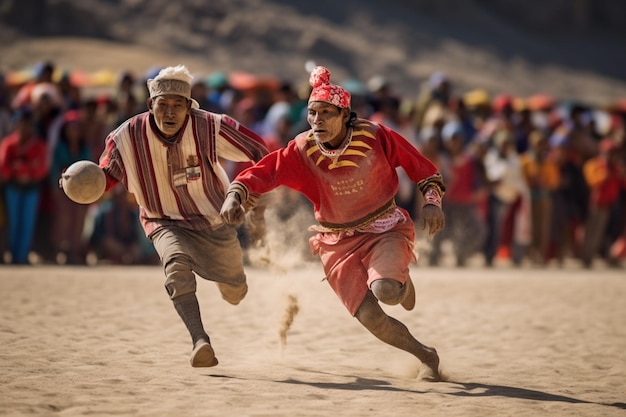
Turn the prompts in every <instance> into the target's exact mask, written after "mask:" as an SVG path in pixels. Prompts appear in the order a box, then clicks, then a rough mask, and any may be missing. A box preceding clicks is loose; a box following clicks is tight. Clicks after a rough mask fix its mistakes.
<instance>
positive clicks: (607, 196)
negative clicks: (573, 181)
mask: <svg viewBox="0 0 626 417" xmlns="http://www.w3.org/2000/svg"><path fill="white" fill-rule="evenodd" d="M583 173H584V176H585V180H586V181H587V184H588V185H589V189H590V190H591V197H590V200H589V215H588V217H587V221H586V222H585V232H584V240H583V246H582V256H581V258H582V264H583V266H584V267H585V268H590V267H591V266H592V263H593V260H594V257H596V256H597V255H598V254H599V253H598V252H599V250H600V248H601V247H602V244H603V243H605V242H603V240H604V239H605V238H606V236H607V229H606V227H607V224H608V221H609V216H610V213H611V206H612V205H613V204H615V203H616V202H617V201H618V198H619V195H620V192H621V191H622V190H623V189H625V188H626V166H625V164H624V160H623V159H622V158H621V157H620V154H619V149H618V147H617V145H616V144H615V142H614V141H613V140H612V139H604V140H602V142H601V143H600V154H599V155H598V156H596V157H593V158H591V159H589V160H588V161H587V162H585V164H584V165H583ZM608 261H609V264H611V263H613V262H612V260H611V259H608Z"/></svg>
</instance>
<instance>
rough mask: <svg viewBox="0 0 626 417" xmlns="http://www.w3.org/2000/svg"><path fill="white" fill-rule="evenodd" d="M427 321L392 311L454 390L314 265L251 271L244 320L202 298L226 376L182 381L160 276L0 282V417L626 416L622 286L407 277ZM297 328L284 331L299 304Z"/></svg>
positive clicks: (108, 273) (177, 330)
mask: <svg viewBox="0 0 626 417" xmlns="http://www.w3.org/2000/svg"><path fill="white" fill-rule="evenodd" d="M412 276H413V277H414V281H415V284H416V288H417V308H416V309H415V310H414V311H412V312H407V311H404V310H402V309H401V308H400V307H395V306H394V307H387V308H386V310H387V311H388V312H389V314H391V315H393V316H395V317H397V318H398V319H400V320H402V321H403V322H404V323H406V324H407V326H408V327H409V328H410V329H411V330H412V332H413V334H414V335H416V337H417V338H418V339H420V340H421V341H422V342H423V343H425V344H428V345H431V346H435V347H436V348H437V349H438V352H439V354H440V356H441V359H442V369H443V370H444V373H445V374H446V375H447V376H448V381H446V382H439V383H433V382H428V381H425V380H421V379H420V378H419V377H418V374H419V371H420V364H419V363H418V362H417V360H415V359H413V358H412V357H411V356H410V355H408V354H406V353H404V352H401V351H396V350H395V349H393V348H391V347H388V346H387V345H384V344H382V343H381V342H379V341H378V340H376V339H374V338H373V337H372V336H371V335H370V334H369V333H367V332H366V331H365V330H364V329H363V328H362V327H361V326H360V325H359V324H358V322H357V321H356V320H355V319H353V318H352V317H350V316H349V315H348V313H347V312H346V311H345V310H344V309H343V307H342V306H341V305H340V304H339V302H338V301H337V300H336V298H335V296H334V294H333V293H332V292H331V290H330V288H329V287H328V286H327V284H326V283H325V282H321V278H322V272H321V268H320V267H319V265H317V264H316V263H305V264H302V265H300V266H299V267H293V266H290V265H286V266H280V265H276V264H275V265H273V266H269V267H259V266H251V267H249V268H248V278H249V285H250V292H249V294H248V296H247V298H246V299H245V300H244V302H242V304H241V305H239V306H236V307H234V306H231V305H229V304H227V303H226V302H225V301H223V300H221V299H220V297H219V295H218V292H217V290H216V288H215V286H214V285H213V284H212V283H210V282H207V281H201V282H200V284H199V289H198V297H199V299H200V304H201V308H202V312H203V316H204V321H205V327H206V328H207V330H208V331H209V334H210V336H211V337H212V343H213V345H214V346H215V349H216V352H217V355H218V358H219V360H220V364H219V365H218V366H217V367H215V368H207V369H194V368H191V367H190V366H189V364H188V357H189V356H188V355H189V351H190V341H189V337H188V335H187V333H186V330H185V329H184V327H183V325H182V323H181V322H180V320H179V318H178V316H177V315H176V312H175V310H174V309H173V308H172V306H171V302H170V301H169V299H168V297H167V296H166V293H165V291H164V289H163V286H162V283H163V276H162V271H161V268H160V267H113V266H108V267H107V266H102V267H91V268H89V267H55V266H37V267H25V268H24V267H22V268H19V267H10V266H7V267H2V269H0V292H2V294H3V295H4V296H3V297H2V309H1V313H0V366H1V367H2V372H1V373H0V415H7V416H39V415H59V416H81V415H120V416H165V415H168V416H172V415H177V416H329V415H342V416H362V415H371V416H378V415H392V416H413V415H428V416H443V415H445V416H459V417H461V416H504V415H507V416H538V415H550V416H568V417H569V416H622V415H624V410H626V398H625V397H624V392H625V391H624V387H625V385H624V381H626V360H625V359H626V356H625V355H626V353H625V352H626V329H625V328H624V326H623V317H624V315H625V314H626V303H624V298H625V297H626V280H624V274H623V272H622V271H615V270H597V271H583V270H579V269H577V268H574V267H566V268H565V269H562V270H557V269H548V270H532V269H521V270H518V269H511V268H509V267H507V266H501V267H499V268H496V269H493V270H484V269H481V268H469V269H465V270H458V269H448V268H442V269H430V268H425V267H417V266H416V267H414V268H413V271H412ZM290 296H293V297H295V298H296V299H297V305H298V307H299V311H298V313H297V315H296V316H295V318H294V321H293V324H292V326H291V328H290V329H289V331H288V332H287V333H286V344H285V345H284V346H283V345H282V343H281V338H280V334H279V333H280V328H281V323H282V322H283V319H284V315H285V310H286V309H287V308H288V305H289V300H288V299H289V297H290Z"/></svg>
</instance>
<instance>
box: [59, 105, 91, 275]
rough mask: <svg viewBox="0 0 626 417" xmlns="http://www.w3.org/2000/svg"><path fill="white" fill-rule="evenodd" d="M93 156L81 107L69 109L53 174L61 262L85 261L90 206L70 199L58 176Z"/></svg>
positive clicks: (75, 262)
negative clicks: (62, 188)
mask: <svg viewBox="0 0 626 417" xmlns="http://www.w3.org/2000/svg"><path fill="white" fill-rule="evenodd" d="M91 156H92V153H91V149H90V148H89V144H88V142H87V138H86V136H85V131H84V124H83V120H82V117H81V114H80V112H79V111H78V110H70V111H68V112H66V113H65V114H64V116H63V122H62V124H61V130H60V134H59V143H58V144H57V146H56V148H55V150H54V156H53V158H52V166H51V169H50V175H49V178H50V189H51V192H52V196H53V201H54V213H55V214H54V223H53V225H52V236H53V239H52V242H53V243H54V249H55V253H56V260H57V262H61V263H69V264H82V263H84V262H85V255H86V246H85V243H86V242H85V241H84V239H83V228H84V224H85V216H86V215H87V208H88V206H87V205H83V204H76V203H74V202H73V201H71V200H70V199H68V198H67V196H66V195H65V194H64V192H63V190H61V189H60V188H59V186H58V179H59V177H61V174H62V173H63V171H65V170H66V169H67V168H68V167H69V166H70V165H72V164H73V163H74V162H77V161H82V160H89V159H90V158H91Z"/></svg>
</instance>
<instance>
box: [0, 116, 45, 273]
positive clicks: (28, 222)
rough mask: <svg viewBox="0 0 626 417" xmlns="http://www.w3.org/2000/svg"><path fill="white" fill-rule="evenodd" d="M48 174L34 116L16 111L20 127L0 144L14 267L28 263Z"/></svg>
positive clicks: (43, 146) (43, 145)
mask: <svg viewBox="0 0 626 417" xmlns="http://www.w3.org/2000/svg"><path fill="white" fill-rule="evenodd" d="M47 174H48V162H47V158H46V144H45V142H44V140H43V139H41V138H39V137H38V136H37V135H36V134H35V131H34V130H33V115H32V113H31V112H30V111H29V110H27V109H20V110H18V111H17V127H16V129H15V131H14V132H13V133H11V134H10V135H9V136H7V137H5V138H4V139H3V140H2V142H0V178H1V179H2V181H3V182H4V197H5V202H6V212H7V218H8V224H9V227H8V229H9V239H8V240H9V249H10V251H11V258H12V262H13V263H14V264H18V265H19V264H27V263H28V253H29V251H30V249H31V243H32V239H33V234H34V230H35V222H36V217H37V207H38V205H39V196H40V192H41V186H42V182H43V181H44V179H45V178H46V175H47Z"/></svg>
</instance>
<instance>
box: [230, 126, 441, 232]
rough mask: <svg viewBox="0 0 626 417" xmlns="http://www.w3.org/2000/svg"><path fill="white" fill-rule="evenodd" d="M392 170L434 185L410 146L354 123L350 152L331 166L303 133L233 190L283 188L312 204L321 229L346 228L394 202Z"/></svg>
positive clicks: (432, 172) (429, 168)
mask: <svg viewBox="0 0 626 417" xmlns="http://www.w3.org/2000/svg"><path fill="white" fill-rule="evenodd" d="M397 167H402V168H403V169H404V171H406V173H407V175H408V177H409V178H410V179H411V180H412V181H414V182H416V183H420V182H422V181H425V180H427V179H429V178H435V180H434V181H435V182H440V178H438V177H439V176H437V168H436V167H435V165H433V164H432V163H431V162H430V161H429V160H428V159H427V158H426V157H425V156H423V155H422V154H421V153H420V152H419V151H418V150H417V149H416V148H415V147H414V146H413V145H412V144H411V143H409V142H408V141H407V140H405V139H404V138H403V137H402V136H400V135H399V134H398V133H396V132H394V131H393V130H391V129H389V128H388V127H385V126H383V125H378V124H375V123H373V122H371V121H367V120H363V119H359V120H357V122H356V123H355V127H354V131H353V133H352V141H351V143H350V146H349V147H348V148H347V149H346V151H345V152H344V153H343V154H342V155H341V156H340V157H339V158H338V159H337V160H332V159H330V158H328V157H325V156H323V155H322V153H321V152H320V150H319V147H318V145H317V144H316V142H315V139H314V138H313V134H312V131H310V130H309V131H307V132H303V133H301V134H299V135H298V136H296V138H295V139H294V140H292V141H290V142H289V144H288V145H287V146H286V147H285V148H283V149H278V150H276V151H274V152H271V153H270V154H268V155H267V156H266V157H264V158H263V159H262V160H261V161H260V162H258V163H257V164H256V165H254V166H252V167H250V168H247V169H245V170H244V171H242V172H241V173H240V174H239V175H237V177H236V178H235V180H234V184H233V185H234V186H235V187H237V186H241V187H243V189H244V190H245V191H247V192H248V193H257V194H263V193H266V192H269V191H271V190H272V189H274V188H276V187H278V186H280V185H284V186H286V187H288V188H291V189H294V190H296V191H299V192H301V193H302V194H304V195H305V196H306V197H307V198H308V199H309V200H310V201H311V202H312V203H313V205H314V212H315V218H316V220H317V221H318V222H320V223H321V224H323V225H324V224H329V225H346V224H355V223H358V222H359V221H361V220H364V219H367V218H368V217H369V216H371V215H372V214H374V213H376V212H377V211H379V210H380V209H381V208H384V207H385V206H386V205H387V204H388V203H389V202H390V201H391V200H392V199H393V198H394V196H395V194H396V193H397V191H398V176H397V174H396V170H395V169H396V168H397ZM436 176H437V177H436ZM237 184H238V185H237Z"/></svg>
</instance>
